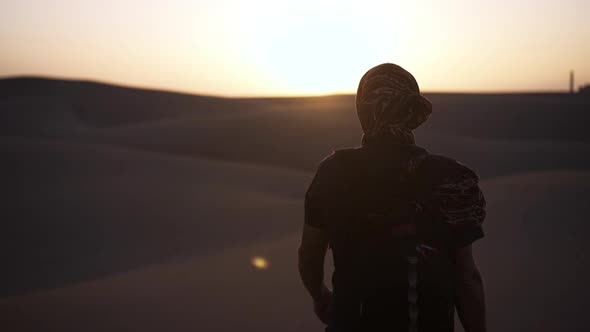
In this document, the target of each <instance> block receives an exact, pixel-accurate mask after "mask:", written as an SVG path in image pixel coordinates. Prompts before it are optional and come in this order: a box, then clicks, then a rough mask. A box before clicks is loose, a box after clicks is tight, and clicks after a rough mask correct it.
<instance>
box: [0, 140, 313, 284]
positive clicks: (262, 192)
mask: <svg viewBox="0 0 590 332" xmlns="http://www.w3.org/2000/svg"><path fill="white" fill-rule="evenodd" d="M9 150H12V151H13V153H15V154H14V155H13V157H14V159H13V160H14V161H16V162H17V163H18V166H17V167H18V171H17V173H16V174H17V175H18V176H19V183H18V185H17V189H18V190H19V192H18V194H19V198H18V202H17V204H16V205H13V206H12V209H11V210H10V212H9V213H7V211H6V210H4V211H3V212H4V213H6V215H5V216H6V219H4V221H5V225H4V228H3V229H4V230H3V232H1V233H0V249H1V250H0V252H2V256H3V261H4V262H5V263H4V268H5V270H4V271H5V272H4V273H3V275H2V277H1V278H2V283H0V294H2V295H6V294H14V293H18V292H22V291H26V290H30V289H35V288H45V287H55V286H60V285H63V284H65V283H68V282H72V281H78V280H83V279H88V278H96V277H97V276H101V275H104V274H108V273H113V272H117V271H124V270H127V269H130V268H133V267H137V266H141V265H143V264H148V263H153V262H158V261H163V260H170V259H177V258H179V257H184V256H186V255H189V254H194V253H206V252H211V251H216V250H221V249H225V248H228V247H234V246H237V245H243V244H246V243H253V242H256V241H260V240H264V239H270V238H274V237H277V236H281V234H286V233H289V232H292V231H294V230H296V229H298V228H299V227H300V225H301V220H302V214H303V211H302V210H303V206H302V201H301V197H302V196H303V194H304V192H305V189H306V186H307V184H308V182H309V180H310V175H309V174H306V173H302V172H296V171H289V170H279V169H273V168H270V167H261V166H247V165H240V164H231V163H223V162H213V161H208V160H199V159H194V158H179V157H175V156H171V155H162V154H155V153H146V152H141V151H133V150H129V149H127V150H124V149H115V148H112V147H105V146H96V145H95V146H92V145H80V144H72V143H68V142H61V141H42V142H35V141H31V140H22V139H3V140H0V153H2V154H3V155H6V154H7V153H8V151H9ZM15 151H16V152H15ZM14 175H15V174H14V170H13V172H3V174H2V178H6V179H9V178H10V177H13V176H14ZM3 183H6V182H4V181H3Z"/></svg>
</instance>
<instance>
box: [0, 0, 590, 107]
mask: <svg viewBox="0 0 590 332" xmlns="http://www.w3.org/2000/svg"><path fill="white" fill-rule="evenodd" d="M382 62H395V63H397V64H400V65H402V66H403V67H405V68H406V69H408V70H409V71H411V72H412V73H413V74H414V75H415V76H416V78H417V79H418V82H419V83H420V86H421V88H422V89H423V90H427V91H474V92H475V91H535V90H536V91H538V90H565V89H566V88H567V86H568V80H569V78H568V75H569V71H570V69H574V70H575V72H576V86H577V85H580V84H582V83H584V82H590V0H561V1H546V0H525V1H518V0H512V1H503V0H496V1H474V0H470V1H467V0H457V1H442V0H431V1H421V0H417V1H408V0H406V1H393V0H389V1H371V0H363V1H358V0H357V1H350V2H348V1H344V0H340V1H321V0H298V1H278V0H201V1H182V0H167V1H164V0H161V1H155V0H100V1H98V0H97V1H86V0H36V1H35V0H2V1H1V3H0V76H13V75H46V76H57V77H68V78H86V79H94V80H101V81H107V82H114V83H121V84H127V85H136V86H145V87H155V88H165V89H172V90H180V91H188V92H196V93H206V94H217V95H228V96H247V95H307V94H325V93H343V92H354V90H355V89H356V85H357V83H358V80H359V79H360V77H361V75H362V74H363V73H364V72H365V71H366V70H367V69H369V68H370V67H372V66H373V65H376V64H379V63H382Z"/></svg>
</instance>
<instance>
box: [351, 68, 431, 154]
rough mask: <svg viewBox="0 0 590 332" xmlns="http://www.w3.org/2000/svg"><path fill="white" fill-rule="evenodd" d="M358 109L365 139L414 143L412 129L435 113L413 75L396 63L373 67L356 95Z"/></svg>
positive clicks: (366, 140) (360, 84)
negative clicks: (421, 92)
mask: <svg viewBox="0 0 590 332" xmlns="http://www.w3.org/2000/svg"><path fill="white" fill-rule="evenodd" d="M356 110H357V114H358V117H359V120H360V122H361V126H362V128H363V132H364V137H363V142H365V143H366V142H371V141H376V140H395V141H398V142H399V143H405V144H407V143H414V136H413V134H412V130H413V129H416V128H418V126H420V125H421V124H422V123H424V121H426V120H427V119H428V117H429V116H430V113H432V105H431V104H430V102H429V101H428V100H427V99H426V98H424V97H423V96H422V95H421V94H420V88H419V87H418V83H417V82H416V79H415V78H414V76H412V74H410V73H409V72H407V71H406V70H405V69H403V68H402V67H400V66H398V65H395V64H393V63H384V64H381V65H378V66H376V67H373V68H371V69H370V70H369V71H368V72H367V73H366V74H365V75H364V76H363V77H362V78H361V81H360V83H359V86H358V90H357V94H356Z"/></svg>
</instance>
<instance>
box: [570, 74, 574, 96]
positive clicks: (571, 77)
mask: <svg viewBox="0 0 590 332" xmlns="http://www.w3.org/2000/svg"><path fill="white" fill-rule="evenodd" d="M570 93H571V94H574V71H573V70H570Z"/></svg>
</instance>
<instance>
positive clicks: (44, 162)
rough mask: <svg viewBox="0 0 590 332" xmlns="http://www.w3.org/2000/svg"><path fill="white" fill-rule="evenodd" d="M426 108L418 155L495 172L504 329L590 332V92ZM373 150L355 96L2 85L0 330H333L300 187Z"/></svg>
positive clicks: (463, 99)
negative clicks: (301, 239)
mask: <svg viewBox="0 0 590 332" xmlns="http://www.w3.org/2000/svg"><path fill="white" fill-rule="evenodd" d="M429 98H430V99H431V101H432V102H433V103H434V105H435V112H434V113H433V115H432V118H431V120H429V121H428V122H427V123H426V124H425V126H424V127H421V128H420V129H419V130H417V132H416V137H417V141H418V144H420V145H423V146H425V147H426V148H428V149H429V150H430V151H431V152H434V153H442V154H446V155H449V156H451V157H454V158H457V159H458V160H460V161H462V162H464V163H466V164H467V165H469V166H471V167H472V168H474V169H476V170H477V171H478V172H479V173H480V174H481V175H482V178H484V181H483V182H482V186H483V188H484V192H485V194H486V197H487V200H488V205H489V209H488V210H489V216H488V218H487V220H486V224H485V230H486V234H487V237H486V238H485V239H484V240H483V241H481V242H480V243H478V244H477V246H476V250H477V255H478V256H479V259H478V261H479V264H480V266H481V269H482V271H483V273H484V276H485V278H486V286H487V290H488V293H487V296H488V300H489V315H490V330H491V331H531V330H534V331H541V332H544V331H556V330H569V331H582V329H581V328H580V327H581V326H587V325H588V324H590V321H589V320H588V318H587V317H586V316H585V315H584V312H583V310H584V308H585V306H584V305H585V299H586V298H588V297H589V296H590V294H588V290H587V287H585V281H586V280H588V279H589V278H590V271H589V266H590V264H589V262H588V258H587V255H586V254H585V252H586V250H585V242H586V241H585V240H584V239H583V238H582V237H583V236H584V235H585V234H586V233H587V231H588V226H587V225H586V223H585V219H587V218H586V216H588V215H589V214H590V210H589V207H588V204H587V202H588V201H590V158H588V155H590V154H589V152H590V151H589V149H590V132H589V131H587V130H586V128H585V126H586V122H587V121H586V120H588V117H589V116H590V112H588V110H590V98H584V97H582V96H568V95H562V94H536V95H535V94H526V95H518V94H513V95H465V94H463V95H462V94H430V95H429ZM359 140H360V127H359V125H358V122H357V119H356V114H355V113H354V97H353V96H328V97H313V98H251V99H227V98H216V97H207V96H194V95H188V94H178V93H172V92H162V91H154V90H146V89H134V88H123V87H116V86H110V85H106V84H98V83H92V82H76V81H59V80H42V79H34V78H20V79H8V80H0V154H1V155H2V156H3V162H2V163H0V181H1V182H0V183H2V187H1V189H0V220H2V227H3V228H2V231H1V232H0V259H1V260H2V262H3V273H2V274H0V330H2V331H4V330H7V331H39V330H42V331H79V330H83V331H105V330H109V331H128V330H144V331H162V330H170V331H184V330H187V331H188V330H190V331H193V330H200V331H210V330H214V331H230V330H231V331H235V330H236V329H239V330H254V331H271V330H273V331H274V330H281V331H306V330H320V329H321V326H320V325H319V324H318V323H317V322H316V321H315V320H314V318H313V316H312V314H311V311H310V310H311V308H310V303H309V299H307V297H306V296H305V294H304V292H303V289H302V287H301V286H300V283H299V281H298V278H297V273H296V271H295V258H296V257H295V252H296V247H297V240H298V235H297V231H298V230H299V228H300V227H301V223H302V217H303V209H302V208H303V195H304V191H305V189H306V187H307V184H308V183H309V181H310V180H311V176H312V175H313V171H314V170H315V168H316V165H317V164H318V162H319V161H320V160H321V159H322V158H323V157H324V156H325V155H326V154H328V153H330V152H331V151H332V150H333V149H337V148H341V147H348V146H355V145H358V142H359ZM253 255H264V256H266V257H268V258H269V259H270V262H271V267H270V269H268V270H266V271H257V270H254V269H253V268H252V267H251V266H250V264H249V259H250V258H251V257H252V256H253ZM584 330H585V329H584Z"/></svg>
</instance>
